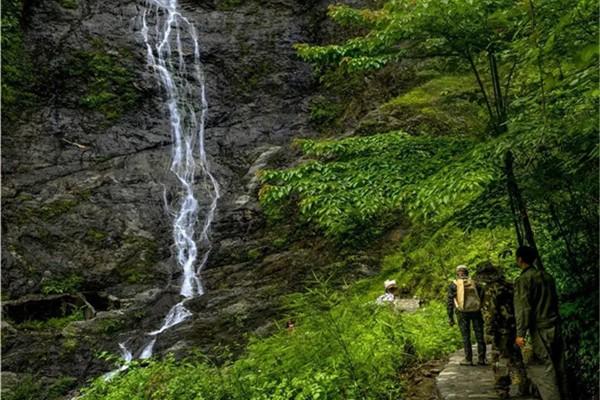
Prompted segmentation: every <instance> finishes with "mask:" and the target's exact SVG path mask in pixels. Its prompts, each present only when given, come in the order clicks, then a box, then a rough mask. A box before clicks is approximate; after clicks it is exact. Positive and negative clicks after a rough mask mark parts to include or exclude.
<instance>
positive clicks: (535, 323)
mask: <svg viewBox="0 0 600 400" xmlns="http://www.w3.org/2000/svg"><path fill="white" fill-rule="evenodd" d="M515 317H516V320H517V336H521V337H525V335H526V333H527V331H528V330H529V331H530V332H531V331H533V330H536V329H544V328H549V327H552V326H554V325H555V324H557V323H558V295H557V294H556V284H555V283H554V278H552V276H551V275H550V274H548V273H546V272H545V271H540V270H538V269H536V268H534V267H531V266H530V267H527V268H526V269H524V270H523V271H522V272H521V276H519V277H518V278H517V280H516V281H515Z"/></svg>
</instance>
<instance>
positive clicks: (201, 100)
mask: <svg viewBox="0 0 600 400" xmlns="http://www.w3.org/2000/svg"><path fill="white" fill-rule="evenodd" d="M141 24H142V29H141V34H142V36H143V39H144V43H145V45H146V54H147V62H148V66H149V67H150V68H151V69H152V70H153V71H154V72H155V73H156V75H157V78H158V81H159V83H160V86H161V88H162V89H163V90H164V93H165V100H166V106H167V109H168V115H169V121H170V131H171V137H172V140H173V151H172V161H171V167H170V170H171V172H172V173H173V174H174V175H175V177H176V178H177V182H178V184H179V188H180V191H179V194H178V195H177V196H175V200H174V201H173V203H172V206H173V209H174V210H176V211H175V212H174V213H173V240H174V243H175V248H176V251H177V254H176V261H177V265H178V266H179V267H180V268H181V270H182V272H183V277H182V282H181V290H180V294H181V295H182V296H183V300H182V301H180V302H179V303H177V304H175V305H174V306H173V307H172V308H171V310H170V311H169V312H168V314H167V315H166V316H165V318H164V320H163V323H162V326H161V327H160V328H159V329H157V330H155V331H152V332H149V333H147V334H146V335H147V336H148V339H147V343H146V344H145V345H144V346H143V348H142V349H141V352H140V353H139V358H141V359H145V358H149V357H151V356H152V351H153V348H154V344H155V343H156V339H157V337H158V335H160V334H161V333H163V332H164V331H166V330H167V329H169V328H171V327H173V326H175V325H177V324H179V323H181V322H183V321H185V320H186V319H187V318H189V317H190V316H191V315H192V313H191V312H190V311H189V310H188V309H187V308H185V305H184V304H185V301H186V300H188V299H190V298H192V297H196V296H200V295H202V294H204V288H203V286H202V282H201V281H200V278H199V274H200V272H201V270H202V269H203V268H204V266H205V264H206V262H207V260H208V256H209V253H210V250H211V247H210V239H209V232H210V227H211V224H212V222H213V219H214V214H215V210H216V208H217V201H218V199H219V197H220V193H219V185H218V183H217V180H216V179H215V177H214V176H213V175H212V173H211V172H210V168H209V163H208V160H207V158H206V152H205V148H204V125H205V120H206V114H207V111H208V104H207V101H206V91H205V80H204V72H203V69H202V64H201V63H200V49H199V45H198V36H197V34H196V29H195V27H194V25H192V23H191V22H190V21H189V20H188V19H187V18H185V17H184V16H183V15H182V14H181V13H180V12H179V11H178V4H177V0H148V1H147V2H146V3H145V7H144V9H143V12H142V15H141ZM197 168H199V172H200V173H201V176H202V184H203V186H202V187H203V189H204V191H206V192H207V193H208V196H209V197H210V202H209V205H208V208H207V211H206V214H205V217H204V220H203V223H202V230H201V231H200V232H199V234H198V235H196V233H195V228H196V224H197V222H198V214H199V204H198V200H197V199H196V197H195V194H194V184H195V183H196V182H195V179H194V178H195V176H196V170H197ZM199 254H200V255H201V257H200V262H198V258H199ZM119 346H121V349H122V354H123V358H124V359H125V362H126V364H127V363H128V362H129V361H131V359H132V355H131V352H130V351H129V350H127V348H126V347H125V345H124V344H119Z"/></svg>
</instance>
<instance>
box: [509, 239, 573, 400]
mask: <svg viewBox="0 0 600 400" xmlns="http://www.w3.org/2000/svg"><path fill="white" fill-rule="evenodd" d="M536 258H537V254H536V252H535V250H534V249H532V248H531V247H527V246H521V247H519V249H517V264H518V265H519V267H520V268H521V275H520V276H519V277H518V278H517V280H516V281H515V298H514V300H515V301H514V303H515V317H516V322H517V338H516V339H515V343H516V344H517V346H519V347H521V348H524V347H525V346H526V340H525V337H526V335H527V334H528V333H529V336H530V338H531V350H532V351H531V353H532V354H529V352H528V351H525V352H524V358H525V362H526V369H527V375H528V376H529V378H530V379H531V380H532V381H533V383H534V384H535V385H536V386H537V389H538V391H539V393H540V396H541V397H542V400H568V396H567V394H566V388H564V389H563V388H561V386H563V385H562V384H561V383H562V382H563V378H564V377H565V372H564V369H563V365H564V362H563V350H562V339H561V334H560V324H559V322H560V321H559V314H558V296H557V294H556V285H555V283H554V278H552V276H551V275H550V274H548V273H547V272H545V271H543V270H541V269H537V268H535V267H534V266H533V263H534V262H535V260H536ZM561 392H562V396H561Z"/></svg>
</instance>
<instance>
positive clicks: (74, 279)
mask: <svg viewBox="0 0 600 400" xmlns="http://www.w3.org/2000/svg"><path fill="white" fill-rule="evenodd" d="M82 283H83V278H82V277H81V276H79V275H76V274H72V275H68V276H66V277H58V278H50V279H46V280H44V281H43V282H42V293H43V294H63V293H73V292H76V291H77V290H78V289H79V288H80V287H81V284H82Z"/></svg>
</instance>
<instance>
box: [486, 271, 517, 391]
mask: <svg viewBox="0 0 600 400" xmlns="http://www.w3.org/2000/svg"><path fill="white" fill-rule="evenodd" d="M476 274H477V275H476V276H477V281H478V282H480V283H481V284H483V285H484V287H485V299H484V301H483V304H482V313H483V318H484V321H485V327H486V329H485V333H486V336H488V337H490V339H491V343H492V354H491V362H492V367H493V370H494V380H495V389H496V391H497V392H498V395H499V397H500V398H501V399H507V398H509V396H510V386H511V384H512V383H516V384H518V386H519V392H520V393H519V394H520V395H525V394H527V393H528V391H529V390H528V387H529V382H528V379H527V376H526V374H525V366H524V365H523V359H522V357H521V351H520V349H519V348H518V347H516V346H515V344H514V341H515V338H516V336H517V328H516V320H515V311H514V305H513V293H514V290H513V285H512V284H511V283H509V282H508V281H507V280H506V279H505V277H504V274H503V272H502V271H501V270H500V269H499V268H498V267H496V266H494V265H493V264H491V263H483V264H480V265H478V266H477V270H476Z"/></svg>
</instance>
